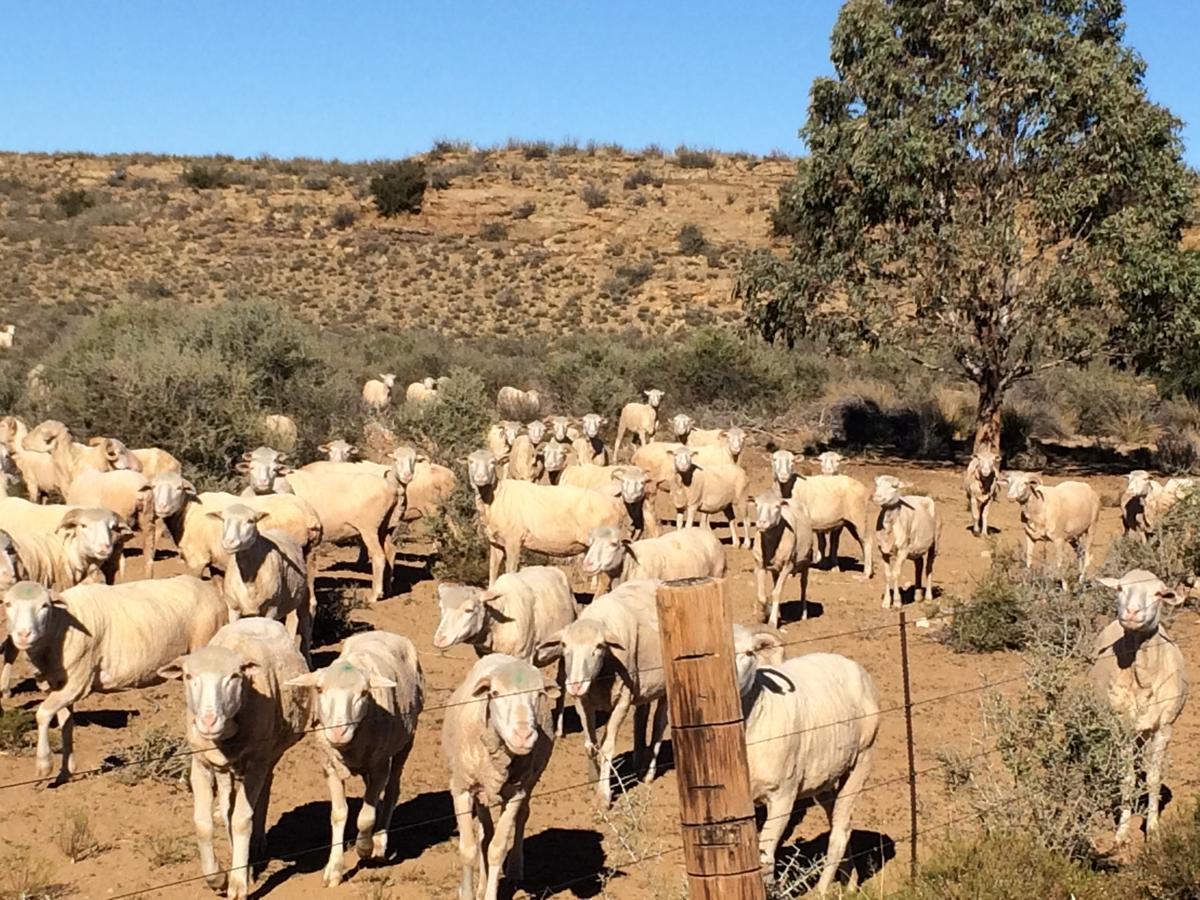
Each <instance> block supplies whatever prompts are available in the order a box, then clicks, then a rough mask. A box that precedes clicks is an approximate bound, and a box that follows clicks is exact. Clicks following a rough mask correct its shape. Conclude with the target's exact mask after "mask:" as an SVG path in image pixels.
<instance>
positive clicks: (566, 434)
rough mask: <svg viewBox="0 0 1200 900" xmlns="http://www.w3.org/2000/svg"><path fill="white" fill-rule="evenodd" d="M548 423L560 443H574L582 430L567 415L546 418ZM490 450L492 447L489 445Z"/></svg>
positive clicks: (555, 438) (553, 435) (551, 433)
mask: <svg viewBox="0 0 1200 900" xmlns="http://www.w3.org/2000/svg"><path fill="white" fill-rule="evenodd" d="M546 425H548V426H549V428H550V435H551V437H553V438H554V440H556V441H558V442H559V443H560V444H571V443H574V441H575V439H576V438H578V437H579V435H580V434H581V432H580V431H579V429H578V428H576V427H575V426H574V425H572V424H571V420H570V419H569V418H567V417H566V416H550V417H549V418H547V419H546ZM488 449H489V450H491V449H492V448H491V447H490V446H489V447H488Z"/></svg>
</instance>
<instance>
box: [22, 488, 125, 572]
mask: <svg viewBox="0 0 1200 900" xmlns="http://www.w3.org/2000/svg"><path fill="white" fill-rule="evenodd" d="M0 530H3V531H4V532H6V533H7V534H8V535H9V537H10V538H11V537H12V536H13V535H16V536H18V539H21V538H25V537H28V536H30V535H39V536H41V537H42V538H45V539H47V540H43V541H39V542H38V543H39V544H40V545H41V546H43V547H48V548H53V547H55V546H59V547H61V556H60V555H58V554H59V553H60V551H59V550H57V549H48V550H47V552H48V553H55V555H56V556H55V559H54V560H48V559H47V560H40V561H38V562H36V563H34V562H33V561H30V563H29V564H30V565H36V567H37V569H38V571H39V572H41V573H46V572H52V571H53V572H61V573H62V577H63V580H70V581H71V582H72V583H75V584H77V583H79V582H82V581H106V582H108V583H109V584H111V583H112V582H113V580H114V579H115V578H116V574H117V568H118V566H119V563H120V555H121V548H122V546H123V545H124V543H125V541H127V540H129V537H130V536H131V535H132V534H133V531H132V530H131V529H130V528H129V526H128V525H127V524H126V523H125V521H124V520H123V519H122V518H121V517H120V516H118V515H117V514H116V513H114V512H113V511H112V510H110V509H100V508H92V509H80V508H77V507H71V506H62V505H58V504H54V505H45V506H43V505H39V504H36V503H30V502H29V501H28V500H22V499H21V498H19V497H8V498H5V499H3V500H0ZM51 538H53V539H54V540H53V541H52V542H51V543H47V541H48V540H49V539H51ZM30 546H32V545H30ZM30 577H31V578H33V576H30ZM46 577H47V578H48V577H49V576H48V575H47V576H46ZM34 580H44V579H43V578H34Z"/></svg>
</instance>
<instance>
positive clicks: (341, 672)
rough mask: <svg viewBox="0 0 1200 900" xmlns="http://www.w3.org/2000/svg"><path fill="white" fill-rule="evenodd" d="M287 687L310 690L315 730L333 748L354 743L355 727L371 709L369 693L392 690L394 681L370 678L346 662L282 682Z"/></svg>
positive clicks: (394, 684)
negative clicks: (312, 697) (312, 699)
mask: <svg viewBox="0 0 1200 900" xmlns="http://www.w3.org/2000/svg"><path fill="white" fill-rule="evenodd" d="M285 684H286V685H287V686H288V687H294V688H310V689H312V691H313V694H314V695H315V696H314V701H315V702H314V703H313V705H312V708H313V713H314V718H315V719H316V727H317V731H318V733H319V734H321V735H322V736H323V737H324V739H325V740H326V741H328V742H329V743H330V744H332V745H333V746H334V747H344V746H346V745H347V744H349V743H350V742H351V741H352V740H354V735H355V734H357V733H358V726H359V725H360V724H362V721H363V719H365V718H366V716H367V713H368V711H369V710H370V708H371V703H372V698H371V691H374V690H384V689H387V688H394V687H395V686H396V682H394V681H392V680H391V679H390V678H383V677H381V676H379V675H369V674H368V673H366V672H364V671H362V669H359V668H358V667H357V666H354V665H353V664H351V663H349V662H345V661H341V660H339V661H336V662H334V664H333V665H331V666H329V667H328V668H325V669H320V670H319V671H316V672H309V673H308V674H307V675H300V676H298V677H296V678H293V679H291V680H290V681H287V682H285Z"/></svg>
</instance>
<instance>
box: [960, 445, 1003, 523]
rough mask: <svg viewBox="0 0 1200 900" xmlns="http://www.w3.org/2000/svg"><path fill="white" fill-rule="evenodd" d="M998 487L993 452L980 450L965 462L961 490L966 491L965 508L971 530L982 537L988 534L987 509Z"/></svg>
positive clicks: (998, 482) (998, 475) (997, 469)
mask: <svg viewBox="0 0 1200 900" xmlns="http://www.w3.org/2000/svg"><path fill="white" fill-rule="evenodd" d="M999 489H1000V461H999V460H998V459H997V458H996V454H995V453H991V452H990V451H987V450H981V451H979V452H978V453H976V454H975V455H974V456H972V457H971V461H970V462H969V463H967V471H966V474H965V475H964V476H963V490H965V491H966V493H967V508H968V509H970V511H971V530H972V531H974V532H975V533H976V534H978V535H982V536H984V537H986V536H987V534H988V510H989V509H990V508H991V505H992V501H993V500H995V499H996V494H997V493H998V492H999Z"/></svg>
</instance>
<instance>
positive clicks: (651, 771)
mask: <svg viewBox="0 0 1200 900" xmlns="http://www.w3.org/2000/svg"><path fill="white" fill-rule="evenodd" d="M666 731H667V698H666V697H663V698H662V699H660V700H658V701H657V702H656V703H655V705H654V721H653V723H652V724H651V725H650V765H649V767H648V768H647V769H646V778H645V781H646V783H647V784H649V783H650V782H651V781H653V780H654V776H655V775H657V774H658V751H659V750H661V749H662V744H663V735H664V734H665V733H666Z"/></svg>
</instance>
